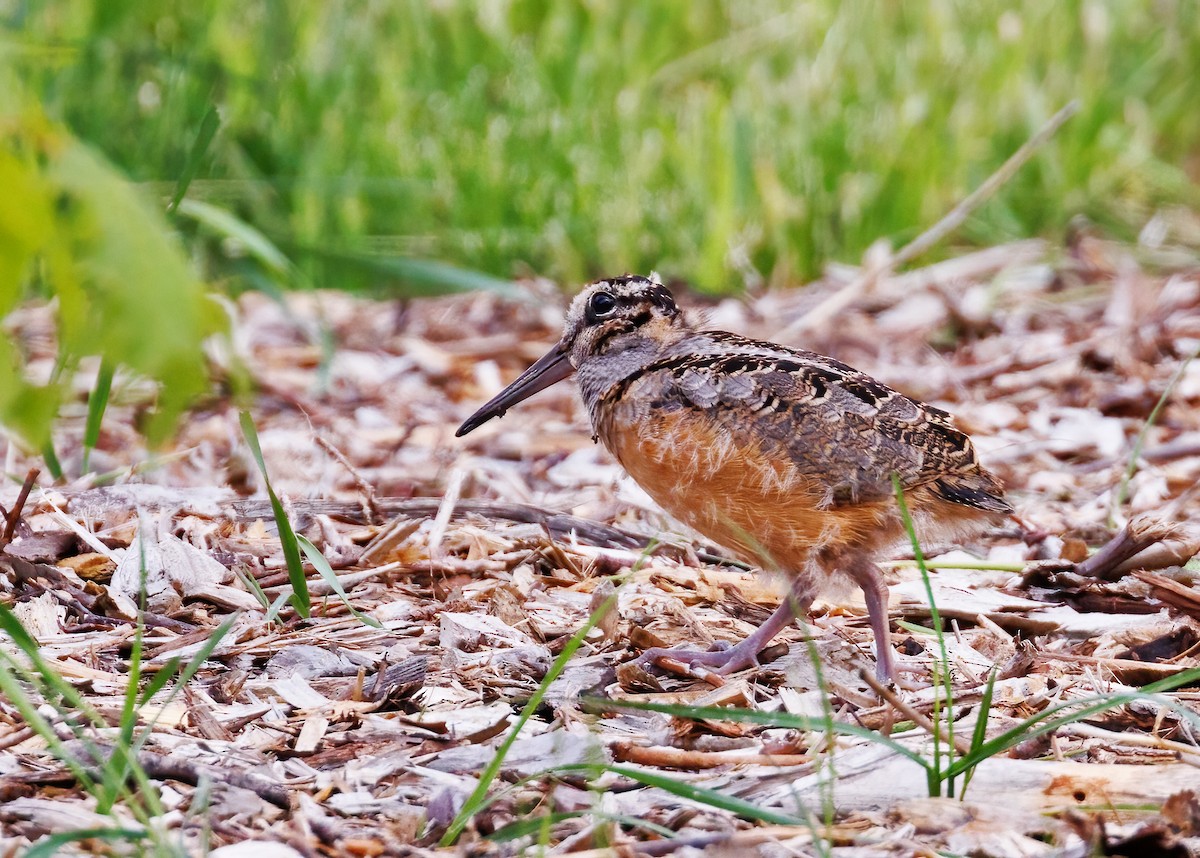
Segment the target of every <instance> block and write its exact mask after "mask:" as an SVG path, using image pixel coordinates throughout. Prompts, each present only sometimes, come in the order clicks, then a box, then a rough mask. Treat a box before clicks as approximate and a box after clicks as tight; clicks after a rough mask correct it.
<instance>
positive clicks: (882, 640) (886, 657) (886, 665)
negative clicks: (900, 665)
mask: <svg viewBox="0 0 1200 858" xmlns="http://www.w3.org/2000/svg"><path fill="white" fill-rule="evenodd" d="M842 559H843V560H845V559H848V560H849V562H848V563H845V564H844V565H843V566H842V571H843V572H845V573H846V574H847V575H849V576H850V577H851V578H852V579H854V583H856V584H858V586H860V587H862V591H863V599H864V601H866V603H867V617H868V619H870V621H871V632H872V634H874V635H875V675H876V676H877V677H879V680H880V681H881V682H891V681H892V680H893V679H895V678H896V659H895V654H894V652H893V650H892V643H891V640H892V637H891V630H890V626H891V623H890V621H889V619H888V588H887V583H886V582H885V581H884V580H883V572H882V571H880V569H879V567H878V566H876V565H875V564H874V563H873V562H871V560H870V558H868V557H865V556H863V555H858V556H854V557H851V558H845V557H844V556H843V558H842Z"/></svg>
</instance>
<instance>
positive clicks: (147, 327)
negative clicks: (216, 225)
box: [46, 137, 226, 443]
mask: <svg viewBox="0 0 1200 858" xmlns="http://www.w3.org/2000/svg"><path fill="white" fill-rule="evenodd" d="M46 176H47V179H48V181H49V182H50V183H51V184H52V185H53V188H54V193H55V203H56V205H55V212H56V226H57V235H56V237H55V246H54V247H52V248H50V249H49V252H48V254H47V262H48V265H47V269H48V271H49V273H50V276H51V282H52V285H53V288H54V289H55V291H56V293H57V295H58V299H59V325H60V331H59V334H60V348H61V349H62V350H63V351H64V352H65V353H69V354H74V355H88V354H99V355H102V356H104V357H105V358H106V359H108V360H109V361H110V362H111V363H112V364H114V365H115V364H121V365H123V366H126V367H128V368H130V369H132V370H133V371H135V372H138V373H140V374H142V375H145V376H148V377H149V378H152V379H154V380H156V381H158V382H159V383H160V388H159V394H158V399H157V403H156V408H155V409H154V411H153V412H152V413H151V415H150V419H149V420H148V421H147V423H146V424H145V427H144V428H145V433H146V437H147V439H148V440H149V441H150V442H151V443H157V442H161V441H163V440H164V439H165V438H166V437H167V435H168V434H169V433H170V431H171V430H172V429H173V428H174V426H175V424H176V421H177V420H178V418H179V416H180V414H182V412H183V410H184V409H185V408H186V407H187V406H188V405H189V404H191V402H192V401H193V400H194V399H195V398H196V397H197V396H198V395H199V394H200V393H202V392H203V391H204V390H205V389H206V388H207V385H208V371H207V364H206V362H205V358H204V352H203V348H202V345H203V341H204V339H205V338H206V337H208V336H209V335H211V334H213V333H216V332H217V331H220V330H222V329H223V328H224V327H225V326H226V325H225V319H224V316H223V314H222V311H221V310H220V308H219V306H218V305H217V304H216V303H215V302H214V301H212V300H211V299H210V298H209V297H208V295H207V293H206V291H205V289H204V288H203V286H202V284H201V283H200V281H199V280H198V279H197V278H196V276H195V275H194V274H193V273H192V271H191V268H190V267H189V265H188V262H187V261H186V259H185V258H184V256H183V254H182V253H181V252H180V249H179V248H178V247H177V246H176V244H175V242H174V240H173V239H172V238H171V236H170V231H169V230H168V228H167V225H166V222H165V221H164V219H163V217H162V215H161V214H160V213H159V212H158V211H157V210H156V209H155V208H154V207H153V206H152V205H150V204H149V203H148V202H147V201H146V200H144V199H142V197H141V196H140V194H139V193H138V192H137V191H136V190H135V189H134V188H133V187H132V186H131V185H130V184H129V183H128V182H126V181H125V180H124V179H122V178H121V177H120V176H119V175H117V173H116V172H114V171H113V170H112V169H111V168H110V167H108V166H107V165H106V164H105V163H104V162H103V161H101V160H100V158H98V157H97V156H95V155H94V154H92V153H91V152H90V151H89V150H88V149H87V148H86V147H84V146H83V145H82V144H80V143H78V142H76V141H74V140H72V139H70V138H65V137H64V139H62V140H60V141H59V146H58V147H57V148H56V150H55V152H54V154H53V156H52V157H51V158H50V159H49V160H48V162H47V164H46Z"/></svg>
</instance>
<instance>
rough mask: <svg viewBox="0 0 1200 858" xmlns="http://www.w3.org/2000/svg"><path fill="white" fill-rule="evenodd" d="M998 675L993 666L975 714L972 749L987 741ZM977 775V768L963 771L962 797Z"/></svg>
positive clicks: (960, 795)
mask: <svg viewBox="0 0 1200 858" xmlns="http://www.w3.org/2000/svg"><path fill="white" fill-rule="evenodd" d="M996 675H997V671H996V670H995V669H994V668H993V669H992V670H991V671H990V672H989V673H988V681H987V685H985V686H984V688H983V697H981V698H980V700H979V711H978V712H976V714H975V730H974V732H972V734H971V750H972V751H974V750H975V749H976V748H980V747H982V746H983V743H984V742H986V741H987V722H988V717H989V716H990V715H991V712H992V698H993V696H994V694H995V691H996ZM974 776H975V769H973V768H970V769H967V770H966V771H965V772H964V773H963V785H962V792H961V793H960V794H959V797H960V798H965V797H966V795H967V787H969V786H970V785H971V778H972V777H974Z"/></svg>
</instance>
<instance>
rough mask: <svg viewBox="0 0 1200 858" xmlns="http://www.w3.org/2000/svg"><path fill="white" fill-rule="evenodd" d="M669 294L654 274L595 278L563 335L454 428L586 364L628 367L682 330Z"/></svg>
mask: <svg viewBox="0 0 1200 858" xmlns="http://www.w3.org/2000/svg"><path fill="white" fill-rule="evenodd" d="M686 331H687V327H686V323H685V322H684V321H683V316H682V314H681V313H680V312H679V308H678V307H677V306H675V299H674V298H673V297H671V293H670V292H669V291H667V288H666V287H665V286H663V285H662V281H660V280H659V279H658V277H657V276H656V275H653V274H652V275H651V276H650V277H641V276H639V275H636V274H627V275H625V276H623V277H610V278H608V279H605V280H597V281H596V282H595V283H592V284H590V285H589V286H587V287H585V288H584V290H583V291H582V292H580V293H579V294H578V295H577V296H575V300H574V301H572V302H571V307H570V309H569V310H567V320H566V324H565V325H564V326H563V335H562V339H560V340H559V341H558V342H557V343H556V344H555V346H554V348H552V349H551V350H550V351H549V352H547V353H546V354H545V355H544V356H543V357H542V358H541V359H539V360H538V361H537V362H536V363H535V364H533V366H531V367H529V369H527V370H526V371H525V372H523V373H522V374H521V375H520V377H518V378H517V380H516V381H514V382H513V383H512V384H510V385H509V386H508V387H506V388H504V390H502V391H500V393H499V394H497V395H496V396H495V397H494V398H493V399H492V400H491V401H489V402H488V403H487V404H485V405H484V406H483V407H482V408H480V409H479V410H478V411H476V412H475V413H474V414H473V415H471V416H470V417H469V418H468V419H467V420H466V422H464V423H463V425H462V426H460V427H459V428H458V431H457V432H456V433H455V435H457V436H462V435H466V434H467V433H468V432H470V431H472V430H473V429H476V428H478V427H479V426H480V425H482V424H484V423H486V422H487V421H488V420H491V419H492V418H493V417H499V416H500V415H502V414H503V413H504V412H505V411H507V410H508V409H509V408H511V407H512V406H514V405H516V404H517V403H518V402H521V401H523V400H525V399H527V398H529V397H530V396H532V395H533V394H535V393H537V392H538V391H540V390H545V389H546V388H547V387H549V386H550V385H552V384H555V383H557V382H559V381H562V380H563V379H564V378H567V377H568V376H569V375H570V374H571V373H572V372H574V371H575V370H576V369H579V368H580V367H587V366H588V365H589V364H598V363H600V362H604V363H606V364H610V365H612V367H613V369H614V370H616V374H620V373H621V372H623V371H624V369H625V364H628V369H629V370H630V371H632V370H633V369H636V368H637V366H639V365H641V364H642V363H644V362H646V361H647V360H649V359H650V358H651V357H652V356H653V355H655V354H657V353H658V352H660V351H661V350H662V349H663V348H664V347H665V346H666V345H668V344H670V343H672V342H674V341H675V340H677V339H679V338H680V337H682V336H684V335H685V334H686Z"/></svg>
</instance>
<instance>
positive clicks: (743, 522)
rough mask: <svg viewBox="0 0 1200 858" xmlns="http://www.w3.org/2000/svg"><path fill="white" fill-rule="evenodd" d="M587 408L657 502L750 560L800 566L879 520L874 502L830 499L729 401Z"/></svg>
mask: <svg viewBox="0 0 1200 858" xmlns="http://www.w3.org/2000/svg"><path fill="white" fill-rule="evenodd" d="M631 392H632V393H634V394H636V393H637V391H636V390H634V391H631ZM592 415H593V423H594V425H595V428H596V433H597V435H598V436H599V438H600V439H601V440H602V441H603V443H604V444H605V446H606V447H607V448H608V449H609V451H610V452H612V454H613V455H614V456H615V457H616V458H617V460H618V461H619V462H620V463H621V465H622V466H623V467H624V468H625V470H626V471H628V473H629V475H630V476H631V477H633V479H634V480H635V481H636V482H637V483H638V485H640V486H641V487H642V488H643V489H645V491H646V492H647V494H649V495H650V496H651V497H652V498H654V500H655V501H656V502H657V503H658V504H659V505H660V506H662V507H663V509H665V510H666V511H667V512H668V513H670V514H671V515H673V516H674V517H676V518H678V519H679V520H681V521H682V522H684V523H685V524H687V525H689V526H690V527H692V528H694V529H695V530H697V531H699V532H700V533H701V534H703V535H704V536H706V537H707V538H709V539H711V540H713V541H715V542H717V543H719V544H721V545H723V546H725V547H726V548H728V549H730V550H732V551H733V552H735V553H736V554H737V555H739V556H740V557H742V558H743V559H746V560H748V561H750V562H752V563H757V564H760V565H763V566H766V567H769V568H775V569H798V568H800V566H801V565H802V564H803V563H804V562H805V561H806V559H807V557H808V554H809V552H810V551H811V550H812V549H813V548H814V547H819V546H823V545H827V544H834V543H845V542H849V541H857V540H858V539H860V538H861V537H862V536H863V534H864V533H865V532H866V531H868V530H869V529H870V528H871V527H873V526H874V525H876V524H877V523H878V519H879V514H880V511H879V510H877V509H876V508H875V507H876V505H870V504H863V505H859V506H857V507H854V508H831V507H830V505H829V503H828V487H827V486H825V485H823V484H821V483H820V482H818V481H817V480H815V479H814V478H813V477H812V476H811V475H807V474H805V473H803V472H802V471H801V469H799V468H798V467H797V466H796V463H795V462H794V461H793V460H792V459H791V457H790V456H789V455H787V453H786V451H785V450H784V449H783V448H782V447H780V445H778V444H770V443H764V442H763V441H762V440H760V439H756V438H755V436H754V433H753V432H747V431H743V430H744V427H741V428H739V426H738V421H737V414H736V413H733V412H730V411H729V410H728V409H714V410H713V413H706V411H705V410H703V409H697V408H694V407H672V405H671V403H669V402H667V403H663V402H654V403H650V402H648V401H647V400H646V399H645V398H641V397H638V396H636V395H634V396H627V397H624V398H623V401H620V402H615V403H614V402H607V403H601V404H600V406H599V407H598V408H596V409H594V410H593V412H592ZM746 425H749V421H746Z"/></svg>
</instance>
